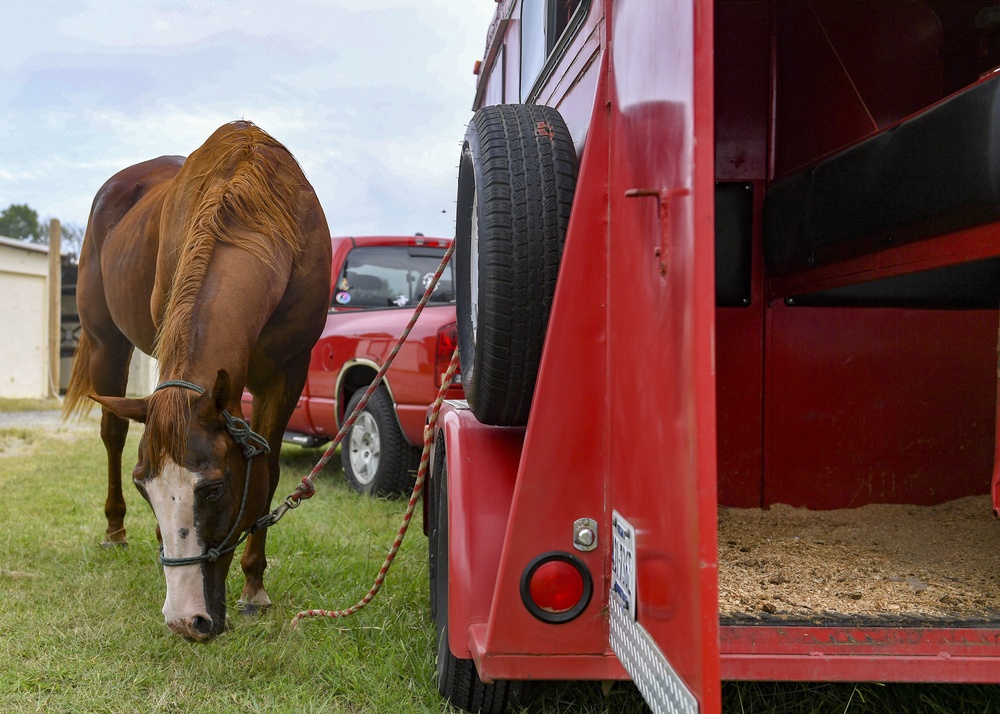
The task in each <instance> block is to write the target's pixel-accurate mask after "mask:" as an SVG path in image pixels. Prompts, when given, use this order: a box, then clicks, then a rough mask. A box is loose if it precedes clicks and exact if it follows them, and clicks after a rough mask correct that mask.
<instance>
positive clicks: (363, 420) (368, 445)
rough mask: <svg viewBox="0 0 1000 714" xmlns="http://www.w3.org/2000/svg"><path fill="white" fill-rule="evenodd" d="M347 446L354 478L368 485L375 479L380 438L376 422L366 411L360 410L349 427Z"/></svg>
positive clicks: (380, 449)
mask: <svg viewBox="0 0 1000 714" xmlns="http://www.w3.org/2000/svg"><path fill="white" fill-rule="evenodd" d="M348 448H349V449H350V454H349V456H350V462H351V470H352V471H353V472H354V479H355V480H356V481H357V482H358V483H360V484H362V485H364V486H367V485H369V484H370V483H371V482H372V481H374V480H375V474H376V472H378V462H379V458H380V457H381V455H382V440H381V438H380V437H379V433H378V423H376V421H375V417H373V416H372V415H371V414H369V413H368V412H366V411H363V412H361V414H359V415H358V419H357V421H355V422H354V426H353V427H351V438H350V443H349V444H348Z"/></svg>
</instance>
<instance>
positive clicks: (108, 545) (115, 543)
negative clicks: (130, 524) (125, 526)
mask: <svg viewBox="0 0 1000 714" xmlns="http://www.w3.org/2000/svg"><path fill="white" fill-rule="evenodd" d="M127 546H128V541H127V540H106V541H104V542H103V543H101V547H102V548H105V549H107V550H111V549H113V548H125V547H127Z"/></svg>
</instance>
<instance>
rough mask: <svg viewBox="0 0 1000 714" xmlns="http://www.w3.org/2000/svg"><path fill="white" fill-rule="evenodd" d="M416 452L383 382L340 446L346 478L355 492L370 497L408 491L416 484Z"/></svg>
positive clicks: (353, 400)
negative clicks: (413, 465)
mask: <svg viewBox="0 0 1000 714" xmlns="http://www.w3.org/2000/svg"><path fill="white" fill-rule="evenodd" d="M364 393H365V390H363V389H359V390H358V391H357V392H355V393H354V396H352V397H351V400H350V401H349V402H348V403H347V411H346V412H345V414H347V415H349V414H351V412H353V411H354V408H355V407H356V406H357V405H358V402H360V401H361V397H362V396H364ZM412 452H413V447H411V446H410V445H409V443H407V441H406V439H404V438H403V432H402V431H401V430H400V428H399V424H398V423H397V422H396V412H395V409H394V408H393V404H392V398H391V397H390V396H389V391H388V390H387V389H386V388H385V387H384V386H381V385H380V386H379V388H378V389H376V390H375V392H374V393H373V394H372V396H371V399H369V400H368V403H367V404H365V408H364V409H362V410H361V413H360V414H358V418H357V420H356V421H355V422H354V425H353V426H352V427H351V429H350V431H348V432H347V435H346V436H345V437H344V443H343V444H342V445H341V447H340V461H341V463H342V464H343V466H344V478H346V479H347V483H348V484H350V486H351V488H353V489H354V490H355V491H357V492H358V493H364V494H367V495H369V496H394V495H397V494H399V493H405V492H407V491H408V490H409V489H411V488H412V487H413V480H414V477H413V474H412V473H411V471H410V467H411V465H412V461H413V458H412Z"/></svg>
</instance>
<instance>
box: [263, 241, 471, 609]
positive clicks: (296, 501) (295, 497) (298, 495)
mask: <svg viewBox="0 0 1000 714" xmlns="http://www.w3.org/2000/svg"><path fill="white" fill-rule="evenodd" d="M454 252H455V244H454V242H453V243H452V244H451V245H449V246H448V250H446V251H445V253H444V256H443V257H442V259H441V264H440V265H439V266H438V269H437V270H436V271H435V272H434V275H433V277H432V278H431V281H430V283H428V285H427V288H426V289H425V290H424V294H423V296H422V297H421V298H420V302H419V303H417V307H416V309H415V310H414V311H413V316H412V317H411V318H410V321H409V323H407V325H406V329H404V330H403V332H402V334H400V336H399V339H398V340H396V344H395V345H393V348H392V351H390V352H389V356H388V357H386V360H385V363H384V364H383V365H382V367H381V369H379V371H378V374H376V375H375V378H374V379H373V380H372V382H371V384H370V385H368V389H366V390H365V393H364V394H363V395H362V397H361V401H359V402H358V404H357V406H355V407H354V411H353V412H351V414H350V416H349V417H348V418H347V419H346V420H345V421H344V424H343V426H341V427H340V431H338V432H337V435H336V436H335V437H334V438H333V442H332V443H331V444H330V447H329V448H328V449H327V450H326V451H325V452H324V453H323V456H322V457H321V458H320V460H319V461H318V462H316V465H315V466H314V467H313V469H312V471H311V472H310V473H309V475H308V476H304V477H303V478H302V481H301V482H299V483H298V484H297V485H296V486H295V490H294V491H293V492H292V493H291V494H289V496H288V497H287V498H285V500H284V501H283V502H282V503H281V505H279V506H278V507H277V508H275V509H274V511H272V512H271V513H268V514H267V515H265V516H264V517H263V518H261V519H260V520H258V521H257V522H256V523H254V524H253V525H252V526H251V527H250V528H249V529H248V531H247V533H254V532H256V531H258V530H260V529H261V528H270V527H271V526H273V525H274V524H275V523H277V522H278V521H279V520H281V518H282V517H283V516H284V515H285V514H286V513H288V511H289V510H291V509H293V508H298V507H299V506H300V505H302V501H304V500H306V499H309V498H312V497H313V496H314V495H315V494H316V487H315V485H314V481H315V479H316V476H317V475H318V474H319V473H320V472H321V471H322V470H323V469H324V468H325V467H326V464H327V463H328V462H329V461H330V458H331V457H332V456H333V452H334V451H335V450H336V448H337V446H339V445H340V443H341V442H342V441H343V440H344V437H345V436H346V435H347V432H348V431H350V429H351V427H352V426H353V425H354V422H355V421H356V420H357V418H358V415H359V414H360V413H361V410H363V409H364V408H365V405H366V404H367V403H368V400H369V399H370V398H371V396H372V394H374V393H375V390H376V389H378V386H379V384H381V382H382V377H384V376H385V373H386V372H387V371H388V370H389V366H390V365H391V364H392V361H393V360H394V359H395V358H396V355H397V354H398V353H399V350H400V348H401V347H402V346H403V343H404V342H405V341H406V338H407V337H408V336H409V334H410V331H411V330H412V329H413V326H414V325H415V324H416V322H417V318H418V317H419V316H420V313H421V312H423V309H424V306H425V305H426V304H427V301H428V300H430V298H431V294H432V293H433V292H434V289H435V288H436V287H437V284H438V281H439V280H440V279H441V275H442V274H444V270H445V268H446V267H447V266H448V262H449V261H450V260H451V256H452V255H453V254H454ZM457 367H458V348H456V349H455V352H454V353H453V354H452V356H451V362H450V363H449V365H448V369H447V370H446V372H445V375H444V377H443V378H442V380H441V388H440V389H439V390H438V395H437V398H436V399H435V400H434V406H433V408H432V411H431V417H430V421H429V422H428V425H427V426H426V427H425V428H424V449H423V452H422V453H421V456H420V466H419V468H418V469H417V480H416V482H415V483H414V485H413V494H412V495H411V496H410V502H409V504H408V505H407V507H406V513H405V514H404V515H403V523H402V524H401V525H400V527H399V531H398V532H397V534H396V540H395V542H394V543H393V545H392V548H391V549H390V551H389V555H388V556H386V559H385V562H384V563H383V564H382V569H381V570H380V571H379V574H378V576H377V577H376V578H375V584H374V585H373V586H372V589H371V590H369V591H368V594H367V595H366V596H365V597H364V598H362V599H361V600H360V601H359V602H358V603H356V604H355V605H353V606H352V607H350V608H348V609H347V610H334V611H330V610H305V611H303V612H300V613H298V614H297V615H296V616H295V617H294V618H293V619H292V627H293V628H294V627H297V626H298V623H299V620H300V619H302V618H303V617H316V616H320V615H322V616H325V617H345V616H347V615H353V614H354V613H355V612H357V611H358V610H360V609H361V608H363V607H364V606H365V605H367V604H368V603H369V602H371V600H372V598H374V597H375V595H376V593H378V591H379V589H380V588H381V587H382V582H383V581H384V580H385V576H386V574H387V573H388V571H389V567H390V566H391V565H392V561H393V560H394V559H395V557H396V551H398V550H399V546H400V544H401V543H402V542H403V536H405V535H406V530H407V528H409V524H410V518H411V517H412V516H413V509H414V506H415V504H416V501H417V497H418V496H419V495H420V490H421V489H422V488H423V481H424V476H425V474H426V473H427V461H428V459H429V456H428V453H429V444H430V441H429V439H430V438H431V437H430V436H428V434H433V431H434V423H435V422H436V421H437V415H438V412H439V411H440V410H441V403H442V402H443V401H444V394H445V392H446V391H447V389H448V387H449V386H450V385H451V379H452V377H453V376H454V374H455V370H456V369H457ZM428 429H429V430H430V431H428Z"/></svg>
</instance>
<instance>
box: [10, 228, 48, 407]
mask: <svg viewBox="0 0 1000 714" xmlns="http://www.w3.org/2000/svg"><path fill="white" fill-rule="evenodd" d="M48 276H49V258H48V250H47V249H46V248H45V247H43V246H37V245H30V244H27V243H22V242H20V241H15V240H11V239H9V238H3V237H0V397H5V398H42V397H46V396H48V393H49V387H48V381H49V367H48V365H49V346H48V324H49V323H48V319H49V317H48V315H49V313H48V309H49V308H48V305H49V300H48V290H49V288H48V283H49V277H48Z"/></svg>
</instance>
